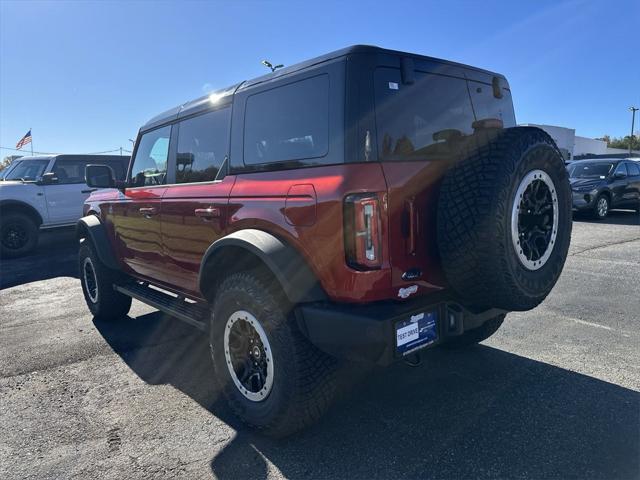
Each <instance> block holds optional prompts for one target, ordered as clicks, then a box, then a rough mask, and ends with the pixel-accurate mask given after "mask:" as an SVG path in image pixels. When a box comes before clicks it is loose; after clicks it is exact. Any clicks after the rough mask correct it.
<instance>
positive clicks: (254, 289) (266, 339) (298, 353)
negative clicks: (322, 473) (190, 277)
mask: <svg viewBox="0 0 640 480" xmlns="http://www.w3.org/2000/svg"><path fill="white" fill-rule="evenodd" d="M289 310H290V309H289V308H288V306H287V302H286V300H284V299H283V298H282V295H281V294H279V292H278V291H277V289H275V288H273V285H272V282H270V281H269V280H267V279H265V278H264V277H261V276H260V275H258V274H256V273H235V274H233V275H231V276H230V277H228V278H227V279H226V280H225V281H224V282H223V283H222V285H221V286H220V288H219V289H218V291H217V294H216V298H215V302H214V311H213V315H212V319H211V329H210V345H211V352H212V357H213V363H214V367H215V370H216V379H217V380H218V381H219V383H220V386H221V388H222V391H223V393H224V396H225V397H226V399H227V401H228V403H229V405H230V406H231V408H232V409H233V411H234V412H235V413H236V415H238V417H240V419H241V420H242V421H243V422H245V423H246V424H248V425H249V426H251V427H253V428H257V429H260V430H263V431H264V432H265V433H268V434H270V435H274V436H284V435H288V434H291V433H293V432H295V431H297V430H300V429H303V428H305V427H307V426H309V425H310V424H312V423H314V422H315V421H316V420H318V418H320V416H321V415H322V413H323V412H324V411H325V410H326V409H327V408H328V406H329V405H330V402H331V400H332V398H333V394H334V392H335V380H334V378H335V375H334V374H335V366H336V361H335V360H334V359H333V358H331V357H329V356H328V355H326V354H325V353H323V352H321V351H319V350H318V349H317V348H316V347H314V346H313V345H312V344H310V343H309V342H308V340H307V339H306V338H305V337H304V336H303V335H302V334H301V332H300V331H299V330H298V328H297V325H296V322H295V319H294V318H292V316H291V315H289Z"/></svg>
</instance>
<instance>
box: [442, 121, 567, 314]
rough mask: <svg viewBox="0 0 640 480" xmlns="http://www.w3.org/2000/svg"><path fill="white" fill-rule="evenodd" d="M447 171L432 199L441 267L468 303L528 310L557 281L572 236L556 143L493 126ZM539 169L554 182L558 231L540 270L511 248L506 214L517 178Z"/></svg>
mask: <svg viewBox="0 0 640 480" xmlns="http://www.w3.org/2000/svg"><path fill="white" fill-rule="evenodd" d="M472 139H473V140H472V142H473V143H470V144H468V146H467V148H466V149H465V151H464V153H463V154H462V158H461V159H460V161H459V162H457V163H456V164H455V165H454V166H453V167H452V168H451V169H450V170H449V171H448V172H447V174H446V175H445V177H444V179H443V182H442V185H441V190H440V195H439V203H438V217H437V218H438V227H437V236H438V247H439V251H440V256H441V260H442V267H443V270H444V273H445V276H446V278H447V280H448V281H449V283H450V285H451V287H452V289H453V290H454V292H455V293H456V294H457V297H458V298H459V299H460V301H461V302H462V303H464V304H466V305H468V306H475V307H486V308H491V307H495V308H502V309H504V310H510V311H511V310H529V309H531V308H534V307H535V306H537V305H538V304H539V303H540V302H542V301H543V300H544V298H545V297H546V296H547V295H548V294H549V292H550V291H551V289H552V288H553V286H554V285H555V283H556V281H557V280H558V277H559V276H560V273H561V272H562V268H563V266H564V262H565V260H566V257H567V251H568V249H569V242H570V239H571V222H572V215H571V206H572V203H571V202H572V199H571V189H570V186H569V180H568V174H567V171H566V169H565V166H564V162H563V160H562V155H561V154H560V151H559V150H558V148H557V146H556V145H555V143H554V142H553V140H552V139H551V137H549V135H548V134H547V133H545V132H544V131H543V130H540V129H538V128H533V127H515V128H508V129H495V130H490V131H487V132H485V133H484V134H476V135H474V136H473V137H472ZM534 170H542V171H543V172H544V173H546V174H547V175H548V176H549V177H550V179H551V180H552V181H553V184H554V185H555V190H556V192H557V193H556V194H557V205H558V209H557V212H558V214H557V217H558V224H557V236H556V238H555V241H554V243H553V248H552V250H551V254H550V256H549V257H548V259H547V260H546V261H545V263H544V264H543V265H542V266H541V267H540V268H538V269H534V270H531V269H527V268H526V267H525V266H524V265H523V263H522V262H521V260H520V259H519V257H518V252H516V249H515V247H514V245H513V243H512V242H513V239H512V233H511V217H512V209H513V208H514V202H515V195H516V193H517V189H518V187H519V185H520V184H521V181H523V179H524V178H525V177H526V176H527V175H528V174H530V173H531V172H533V171H534Z"/></svg>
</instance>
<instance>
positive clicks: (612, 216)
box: [573, 210, 640, 225]
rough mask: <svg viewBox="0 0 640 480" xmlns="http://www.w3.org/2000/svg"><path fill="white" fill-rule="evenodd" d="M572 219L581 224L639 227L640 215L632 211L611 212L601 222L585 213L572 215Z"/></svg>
mask: <svg viewBox="0 0 640 480" xmlns="http://www.w3.org/2000/svg"><path fill="white" fill-rule="evenodd" d="M573 219H574V220H575V221H578V222H583V223H602V224H609V225H640V214H639V213H638V212H634V211H633V210H611V211H610V212H609V215H607V217H606V218H604V219H603V220H596V219H595V218H593V217H592V216H590V215H587V214H585V213H574V214H573Z"/></svg>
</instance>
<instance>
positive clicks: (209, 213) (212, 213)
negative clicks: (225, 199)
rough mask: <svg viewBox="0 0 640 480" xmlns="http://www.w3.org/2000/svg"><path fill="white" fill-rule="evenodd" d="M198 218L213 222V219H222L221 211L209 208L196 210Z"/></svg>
mask: <svg viewBox="0 0 640 480" xmlns="http://www.w3.org/2000/svg"><path fill="white" fill-rule="evenodd" d="M194 213H195V215H196V217H200V218H203V219H205V220H211V219H212V218H219V217H220V209H219V208H215V207H209V208H196V209H195V210H194Z"/></svg>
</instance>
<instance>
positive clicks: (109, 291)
mask: <svg viewBox="0 0 640 480" xmlns="http://www.w3.org/2000/svg"><path fill="white" fill-rule="evenodd" d="M87 268H89V269H92V270H93V271H94V272H95V277H94V279H93V280H91V279H92V277H91V273H90V271H86V269H87ZM78 274H79V277H80V283H81V284H82V293H83V294H84V299H85V301H86V302H87V306H88V307H89V310H90V311H91V313H92V314H93V316H94V317H95V318H96V319H97V320H100V321H111V320H118V319H120V318H122V317H124V316H126V315H127V314H128V313H129V310H130V309H131V297H129V296H127V295H124V294H122V293H120V292H117V291H116V290H114V288H113V285H114V284H115V283H117V281H118V280H121V279H122V276H121V274H120V272H117V271H115V270H112V269H110V268H108V267H106V266H105V265H104V264H103V263H102V262H101V261H100V259H99V258H98V255H97V254H96V252H95V248H94V246H93V244H92V243H91V242H90V241H89V240H83V241H82V243H81V244H80V250H79V251H78ZM88 281H93V282H95V289H96V291H97V293H96V292H94V291H93V289H94V285H90V286H88V285H87V283H88Z"/></svg>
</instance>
